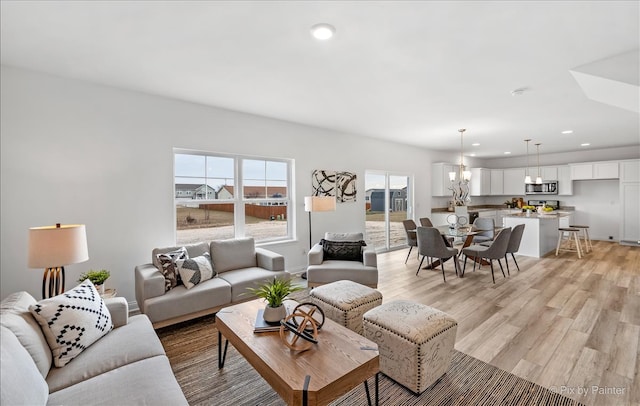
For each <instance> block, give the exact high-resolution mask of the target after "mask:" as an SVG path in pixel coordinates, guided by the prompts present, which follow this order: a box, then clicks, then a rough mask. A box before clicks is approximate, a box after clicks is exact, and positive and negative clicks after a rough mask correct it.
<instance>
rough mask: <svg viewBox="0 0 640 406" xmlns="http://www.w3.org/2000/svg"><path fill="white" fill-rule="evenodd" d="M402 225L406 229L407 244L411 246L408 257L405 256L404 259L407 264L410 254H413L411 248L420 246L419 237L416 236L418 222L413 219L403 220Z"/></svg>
mask: <svg viewBox="0 0 640 406" xmlns="http://www.w3.org/2000/svg"><path fill="white" fill-rule="evenodd" d="M402 225H403V226H404V231H405V232H406V233H407V245H408V246H409V252H408V253H407V258H405V260H404V263H405V264H406V263H407V261H408V260H409V255H411V250H412V249H413V247H417V246H418V237H416V229H417V228H418V226H417V225H416V222H415V221H413V220H411V219H408V220H403V221H402ZM418 256H419V254H418Z"/></svg>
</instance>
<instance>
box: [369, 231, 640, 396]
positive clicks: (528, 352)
mask: <svg viewBox="0 0 640 406" xmlns="http://www.w3.org/2000/svg"><path fill="white" fill-rule="evenodd" d="M593 243H594V251H593V252H591V253H588V254H586V255H585V256H584V257H583V258H582V259H578V258H577V256H576V255H575V253H563V254H561V255H559V256H558V257H556V256H555V255H548V256H546V257H545V258H540V259H538V258H529V257H523V256H516V258H517V259H518V264H519V265H520V272H518V271H517V270H516V268H515V265H514V264H513V262H512V261H510V268H511V276H507V278H503V277H502V274H501V273H500V268H499V266H498V265H497V263H495V270H496V284H495V285H494V284H493V283H492V282H491V272H490V269H489V267H488V266H483V268H482V269H481V270H476V271H475V272H472V271H471V269H472V266H470V265H471V264H470V263H468V264H467V270H466V272H465V276H464V278H457V277H456V276H455V273H454V270H453V263H452V262H451V261H447V262H446V263H445V273H446V276H447V282H446V283H445V282H443V280H442V271H441V270H440V268H438V270H437V271H432V270H421V271H420V274H419V275H418V276H416V270H417V267H418V263H419V261H418V260H417V259H416V255H415V254H414V252H415V249H414V250H413V251H414V252H412V253H411V257H410V259H409V261H408V262H407V264H406V265H405V264H404V260H405V258H406V255H407V250H408V248H407V249H404V250H399V251H393V252H388V253H383V254H379V255H378V268H379V270H380V282H379V285H378V289H379V290H380V291H381V292H382V294H383V297H384V301H389V300H393V299H410V300H414V301H417V302H420V303H424V304H427V305H429V306H432V307H435V308H438V309H440V310H442V311H444V312H447V313H449V314H451V315H452V316H454V317H455V318H456V319H457V320H458V323H459V325H458V335H457V339H456V349H457V350H459V351H462V352H464V353H466V354H469V355H471V356H473V357H476V358H479V359H481V360H483V361H485V362H487V363H489V364H492V365H495V366H497V367H499V368H502V369H504V370H506V371H509V372H511V373H513V374H515V375H518V376H521V377H523V378H525V379H527V380H529V381H533V382H536V383H538V384H540V385H542V386H544V387H546V388H550V389H552V390H557V391H558V392H560V393H563V394H565V395H566V396H568V397H571V398H573V399H576V400H579V401H581V402H582V403H585V404H586V405H640V377H638V373H639V372H640V345H639V339H640V248H638V247H628V246H621V245H619V244H617V243H610V242H605V241H594V242H593ZM503 262H504V261H503ZM425 263H426V261H425ZM505 273H506V268H505Z"/></svg>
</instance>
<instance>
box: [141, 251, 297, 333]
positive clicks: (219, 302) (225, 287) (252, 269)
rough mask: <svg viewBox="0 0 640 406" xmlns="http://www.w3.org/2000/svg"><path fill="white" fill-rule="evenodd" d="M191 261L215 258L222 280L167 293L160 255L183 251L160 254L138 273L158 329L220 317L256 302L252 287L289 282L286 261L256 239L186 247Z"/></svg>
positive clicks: (144, 300) (144, 303) (149, 313)
mask: <svg viewBox="0 0 640 406" xmlns="http://www.w3.org/2000/svg"><path fill="white" fill-rule="evenodd" d="M184 247H185V248H186V249H187V252H188V253H189V257H190V258H193V257H197V256H200V255H203V254H204V253H209V254H210V255H211V262H212V264H213V269H214V271H215V272H217V276H216V277H214V278H212V279H209V280H206V281H203V282H201V283H200V284H198V285H196V286H194V287H192V288H191V289H187V288H186V287H185V286H184V285H178V286H176V287H174V288H172V289H170V290H168V291H165V277H164V275H163V274H162V272H161V271H160V268H161V265H160V263H159V262H158V258H157V255H158V254H161V253H167V252H171V251H175V250H176V249H179V248H181V247H166V248H156V249H154V250H153V252H152V253H151V260H152V262H151V263H149V264H144V265H138V266H136V267H135V284H136V286H135V288H136V301H137V302H138V306H139V307H140V311H141V312H142V313H144V314H146V315H147V316H148V317H149V319H150V320H151V322H152V323H153V326H154V327H155V328H160V327H164V326H167V325H170V324H174V323H178V322H181V321H185V320H189V319H193V318H196V317H200V316H204V315H207V314H212V313H216V312H217V311H218V310H220V309H221V308H222V307H224V306H227V305H229V304H233V303H239V302H243V301H247V300H252V299H255V296H253V295H251V294H248V290H247V288H248V287H256V286H257V285H259V284H261V283H264V282H266V281H269V280H272V279H273V278H278V279H286V280H288V279H290V278H291V275H290V274H289V272H287V271H285V270H284V257H283V256H282V255H280V254H277V253H275V252H272V251H269V250H266V249H263V248H258V247H256V246H255V243H254V240H253V238H238V239H231V240H214V241H211V242H210V243H206V242H201V243H198V244H193V245H186V246H184Z"/></svg>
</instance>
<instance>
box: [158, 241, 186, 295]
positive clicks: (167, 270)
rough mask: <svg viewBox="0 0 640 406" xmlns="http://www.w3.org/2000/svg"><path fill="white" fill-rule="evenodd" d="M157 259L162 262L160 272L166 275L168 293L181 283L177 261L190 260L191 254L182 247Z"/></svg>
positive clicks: (165, 281)
mask: <svg viewBox="0 0 640 406" xmlns="http://www.w3.org/2000/svg"><path fill="white" fill-rule="evenodd" d="M156 257H157V258H158V262H160V272H162V274H163V275H164V290H165V292H167V291H169V290H171V289H173V288H175V287H176V286H178V284H179V283H180V273H178V269H177V268H176V261H178V260H181V259H187V258H189V253H188V252H187V249H186V248H185V247H181V248H179V249H177V250H175V251H171V252H165V253H162V254H158V255H156Z"/></svg>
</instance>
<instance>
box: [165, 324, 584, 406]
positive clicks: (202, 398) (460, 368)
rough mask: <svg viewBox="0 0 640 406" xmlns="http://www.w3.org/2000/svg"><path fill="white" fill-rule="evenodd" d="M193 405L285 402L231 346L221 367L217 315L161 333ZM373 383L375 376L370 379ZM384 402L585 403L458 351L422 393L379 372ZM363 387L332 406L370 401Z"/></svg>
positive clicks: (413, 404)
mask: <svg viewBox="0 0 640 406" xmlns="http://www.w3.org/2000/svg"><path fill="white" fill-rule="evenodd" d="M157 333H158V336H159V337H160V340H161V341H162V344H163V345H164V348H165V350H166V352H167V355H168V357H169V360H170V361H171V366H172V367H173V371H174V373H175V375H176V378H177V380H178V382H179V383H180V386H181V387H182V390H183V392H184V394H185V396H186V397H187V400H188V401H189V404H190V405H192V406H193V405H217V406H227V405H228V406H241V405H251V406H253V405H278V406H282V405H285V402H284V401H283V400H282V399H281V398H280V397H279V396H278V394H277V393H276V392H274V391H273V389H271V387H270V386H269V384H268V383H267V382H266V381H265V380H264V379H262V377H261V376H260V375H259V374H258V373H257V372H256V371H255V370H254V369H253V368H252V367H251V365H249V363H247V362H246V361H245V359H244V358H243V357H242V355H240V354H239V353H238V352H237V351H236V350H235V349H234V348H233V347H232V346H229V350H228V353H227V358H226V362H225V366H224V368H223V369H221V370H219V369H218V362H217V361H218V338H217V337H218V334H217V330H216V328H215V327H214V317H213V316H207V317H204V318H200V319H197V320H194V321H190V322H185V323H181V324H178V325H175V326H170V327H165V328H162V329H159V330H158V331H157ZM370 381H371V382H370V387H372V386H371V385H372V384H373V379H371V380H370ZM379 388H380V404H381V405H403V406H404V405H406V406H424V405H443V406H445V405H447V406H448V405H531V406H534V405H580V403H578V402H576V401H574V400H571V399H569V398H566V397H564V396H562V395H559V394H557V393H553V392H551V391H549V390H548V389H545V388H543V387H541V386H539V385H537V384H535V383H532V382H528V381H526V380H524V379H522V378H519V377H517V376H515V375H513V374H510V373H508V372H505V371H503V370H500V369H498V368H496V367H494V366H491V365H489V364H487V363H485V362H482V361H480V360H478V359H476V358H473V357H470V356H468V355H465V354H463V353H461V352H458V351H455V353H454V356H453V361H452V364H451V367H450V369H449V371H448V372H447V374H445V375H444V376H443V377H442V378H441V379H440V380H439V381H438V382H436V383H435V384H434V385H433V386H432V387H431V388H429V389H427V390H426V391H425V392H423V393H422V394H421V395H420V396H415V395H414V394H413V393H412V392H410V391H409V390H407V389H405V388H404V387H402V386H401V385H398V384H396V383H395V382H393V381H392V380H391V379H389V378H387V377H386V376H384V375H383V374H381V375H380V386H379ZM366 404H367V398H366V393H365V390H364V385H360V386H358V387H357V388H355V389H353V390H352V391H351V392H349V393H348V394H346V395H345V396H343V397H342V398H340V399H338V400H337V401H335V402H334V403H332V405H341V406H351V405H366Z"/></svg>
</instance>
